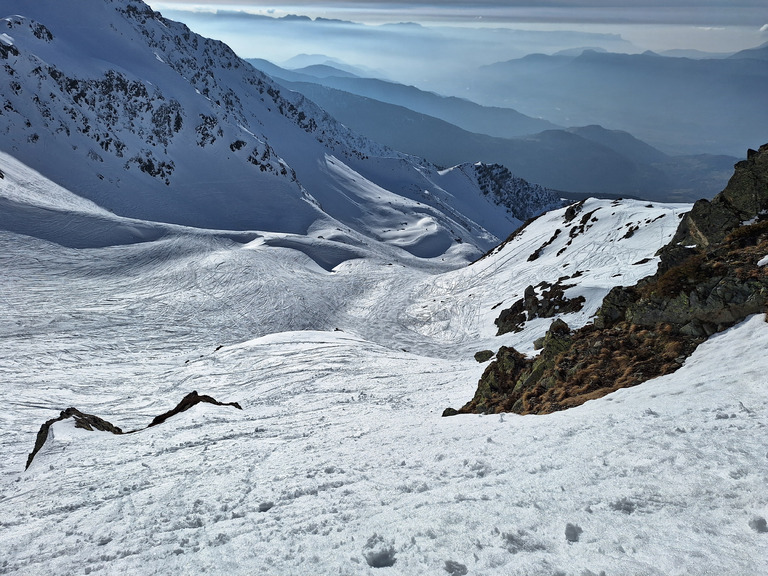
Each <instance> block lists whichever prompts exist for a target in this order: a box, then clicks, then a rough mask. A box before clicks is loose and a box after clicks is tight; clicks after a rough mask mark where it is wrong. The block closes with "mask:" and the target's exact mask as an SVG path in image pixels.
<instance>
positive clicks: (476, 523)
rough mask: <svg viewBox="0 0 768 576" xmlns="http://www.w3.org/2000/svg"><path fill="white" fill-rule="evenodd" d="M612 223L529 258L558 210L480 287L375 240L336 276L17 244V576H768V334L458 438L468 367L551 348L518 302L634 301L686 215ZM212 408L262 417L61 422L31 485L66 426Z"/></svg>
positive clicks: (466, 420) (13, 388) (9, 557)
mask: <svg viewBox="0 0 768 576" xmlns="http://www.w3.org/2000/svg"><path fill="white" fill-rule="evenodd" d="M595 207H600V210H598V211H597V212H596V213H595V216H596V217H598V221H597V222H595V223H594V226H595V227H594V229H593V230H591V231H586V232H585V233H584V234H583V235H581V236H579V237H578V238H577V240H578V241H577V240H574V242H573V244H572V246H571V247H569V248H568V249H567V250H570V252H566V254H568V255H569V257H568V259H567V260H563V259H562V258H559V257H557V256H556V254H557V252H558V251H559V250H561V249H562V248H563V247H564V246H565V243H566V242H567V240H568V239H569V236H568V230H566V229H565V228H564V230H563V233H562V234H561V235H560V236H559V237H558V238H557V239H556V240H555V241H553V242H552V243H551V244H550V245H549V246H548V247H547V248H545V249H544V250H542V252H541V255H540V257H539V258H538V259H536V260H534V261H531V262H528V260H527V258H528V256H529V255H530V253H531V252H532V251H533V250H535V249H536V248H538V247H539V246H541V245H542V244H543V243H544V242H546V241H548V240H549V239H550V238H551V236H552V233H553V229H554V227H557V226H561V227H563V226H565V225H564V224H563V220H562V216H563V211H562V210H561V211H557V212H554V213H551V214H548V215H546V216H544V217H542V219H540V221H537V223H534V224H533V225H531V226H529V228H527V229H526V230H525V231H523V232H522V233H521V235H520V236H519V238H518V239H516V240H514V241H512V242H511V243H510V244H508V245H507V246H506V247H504V248H502V249H500V250H498V251H497V252H496V253H495V254H492V255H490V256H488V257H487V258H485V259H483V260H480V261H478V262H476V263H475V264H473V265H471V266H465V267H458V264H457V263H456V262H453V263H451V262H443V263H440V262H436V261H431V262H430V261H420V260H418V259H414V258H412V257H410V256H408V255H404V256H402V257H401V259H399V260H398V259H396V258H393V254H394V253H393V252H392V250H391V249H390V248H379V247H377V246H376V245H372V246H371V247H369V248H368V251H367V252H366V257H365V258H357V259H352V260H347V261H345V262H343V263H341V264H339V265H338V266H336V267H335V268H334V269H333V270H332V271H326V270H324V269H322V268H321V267H319V266H318V265H317V264H316V263H315V261H314V260H313V259H312V258H311V257H310V256H308V255H307V254H305V253H304V252H302V251H300V250H294V249H290V248H285V247H275V246H269V245H267V244H265V243H263V242H262V241H261V240H260V239H256V240H254V241H253V242H251V243H248V244H241V243H237V242H233V241H231V240H227V239H225V238H222V237H219V236H216V235H215V234H211V233H202V232H201V233H197V234H196V233H194V232H193V231H191V230H189V231H187V232H186V233H181V232H176V233H169V234H168V235H166V236H165V237H163V238H162V239H160V240H156V241H153V242H147V243H143V244H134V245H128V246H115V247H106V248H98V249H88V250H75V249H69V248H65V247H62V246H58V245H55V244H50V243H47V242H43V241H39V240H34V239H31V238H28V237H24V236H20V235H16V234H10V233H0V242H2V246H3V250H2V251H0V268H2V270H3V280H2V282H0V302H1V303H2V307H1V308H0V314H1V316H0V320H2V321H1V322H0V339H1V340H0V342H1V343H2V346H3V354H2V356H0V373H2V374H3V388H2V389H3V404H4V410H3V411H2V415H1V416H0V442H2V446H3V452H4V457H3V459H2V460H1V461H0V534H2V537H1V540H2V546H1V547H0V574H14V575H17V574H18V575H22V574H23V575H36V574H41V575H42V574H62V575H64V574H84V573H85V574H123V575H132V574H136V575H145V574H190V573H196V574H201V573H210V574H224V573H229V574H280V575H290V574H297V575H298V574H309V573H312V574H315V573H317V574H331V573H333V574H379V573H382V574H387V573H389V574H446V573H454V574H459V573H461V568H460V566H464V567H466V570H467V573H468V574H505V575H506V574H521V575H522V574H568V575H570V574H574V575H584V574H599V573H601V571H604V572H605V573H606V574H612V575H613V574H627V575H630V574H632V575H634V574H648V575H657V574H658V575H662V574H663V575H683V574H715V573H716V574H733V575H742V574H760V573H764V572H766V571H767V570H768V535H766V534H764V533H761V532H759V531H758V530H756V529H753V528H752V527H751V525H750V522H753V521H754V519H755V518H760V517H762V518H765V517H766V516H768V495H766V492H765V483H766V481H768V453H767V450H768V449H767V448H766V443H765V429H766V425H767V424H768V412H767V411H766V408H767V407H768V394H767V393H766V391H765V379H764V362H765V360H764V350H765V349H766V347H768V326H766V323H765V321H764V319H763V318H762V317H757V316H756V317H752V318H751V319H749V320H748V321H746V322H744V323H743V324H742V325H740V326H738V327H735V328H733V329H731V330H729V331H727V332H725V333H723V334H719V335H717V336H715V337H714V338H712V339H711V340H710V341H708V342H707V343H705V344H704V345H702V346H701V347H700V348H699V349H698V350H697V351H696V353H695V354H694V356H693V357H691V358H690V359H689V360H688V361H687V362H686V365H685V366H684V367H683V368H682V369H680V370H679V371H678V372H677V373H675V374H673V375H671V376H667V377H664V378H659V379H657V380H654V381H651V382H648V383H646V384H643V385H642V386H639V387H637V388H634V389H629V390H621V391H619V392H616V393H614V394H612V395H610V396H608V397H606V398H604V399H602V400H598V401H593V402H589V403H587V404H585V405H584V406H582V407H579V408H577V409H573V410H570V411H567V412H561V413H557V414H553V415H550V416H544V417H531V416H526V417H520V416H515V415H506V414H505V415H488V416H477V415H475V416H461V417H453V418H441V417H440V414H441V412H442V410H443V408H445V407H447V406H454V407H458V406H460V405H462V404H463V403H464V402H466V401H467V400H469V399H470V398H471V396H472V394H473V393H474V388H475V385H476V382H477V379H478V378H479V376H480V374H481V373H482V371H483V369H484V367H485V366H484V365H480V364H478V363H476V362H475V361H474V360H473V359H472V354H473V353H474V352H475V351H477V350H480V349H483V348H491V349H494V350H495V349H497V348H498V347H499V346H500V345H501V344H506V345H516V346H520V347H521V349H526V347H530V342H531V341H532V340H533V339H534V338H535V337H537V336H540V335H542V334H543V333H544V331H545V330H546V328H547V326H548V325H549V323H550V322H551V320H537V321H533V322H531V323H529V326H528V327H527V328H526V329H525V330H524V331H523V332H521V333H519V334H513V335H505V336H502V337H495V336H494V335H493V334H494V333H495V326H493V319H494V318H495V317H496V316H497V315H498V313H499V312H500V311H501V310H502V309H503V308H504V307H505V306H508V305H510V304H511V303H512V302H513V301H514V300H515V299H517V298H519V297H521V296H522V293H523V291H524V289H525V286H527V285H528V284H536V283H537V282H538V281H540V280H548V281H550V282H553V281H555V280H557V278H558V277H560V276H562V275H565V274H573V273H574V272H575V271H576V270H581V271H584V274H583V276H582V277H580V278H579V279H578V282H577V281H574V282H575V283H577V286H576V287H575V288H572V289H570V290H571V291H572V292H573V293H574V294H576V293H590V294H591V295H595V294H597V295H599V294H603V293H605V292H606V291H607V290H608V289H609V287H610V286H611V285H613V284H615V283H617V282H623V283H630V282H634V281H635V279H636V278H637V277H640V276H641V275H645V274H647V273H649V271H653V268H654V267H655V261H651V262H650V263H648V264H644V265H637V266H636V265H633V264H634V263H635V262H637V261H639V260H640V259H642V258H645V257H649V258H651V257H652V256H653V253H654V252H655V251H656V249H657V248H658V246H659V245H660V244H661V243H664V242H666V241H667V239H668V238H669V237H670V236H671V234H672V232H673V231H674V228H675V226H676V224H677V218H676V217H675V215H676V214H678V213H680V212H682V211H683V210H684V209H685V207H684V206H662V205H658V206H657V207H655V208H653V209H651V208H646V207H645V206H644V205H643V204H642V203H632V202H626V203H623V204H622V205H621V206H613V205H611V204H610V203H608V202H605V201H590V202H588V203H587V205H585V207H584V211H585V212H586V211H589V210H592V209H595ZM609 210H613V211H615V212H621V213H620V214H614V215H611V218H608V216H609V215H610V212H609ZM660 213H664V214H666V216H665V217H663V218H661V219H660V220H659V221H658V222H657V223H656V224H655V225H648V226H647V227H645V228H641V229H640V230H639V231H638V232H637V233H636V234H635V235H634V236H632V237H631V238H629V239H624V240H622V239H621V237H622V236H623V235H624V233H625V231H626V226H625V225H626V224H630V223H637V222H639V221H644V220H647V219H652V218H656V216H658V214H660ZM617 215H618V216H619V218H618V221H619V226H618V229H617V224H616V222H617V219H616V216H617ZM579 218H580V216H577V218H576V220H575V221H574V225H575V224H578V221H579ZM606 245H610V249H605V246H606ZM318 249H319V248H318ZM564 263H566V264H568V266H566V267H565V268H564ZM564 270H565V271H564ZM617 274H618V275H620V276H619V277H615V276H616V275H617ZM501 301H503V302H504V303H505V304H504V305H502V306H499V307H497V308H495V309H493V306H494V305H496V304H497V303H499V302H501ZM593 313H594V306H593V307H592V308H590V309H589V310H585V311H583V312H581V313H577V314H573V315H569V316H568V317H565V319H566V321H568V322H569V323H570V324H572V325H574V326H576V325H581V324H583V323H586V322H587V321H588V320H589V317H590V316H591V315H592V314H593ZM734 351H738V353H735V352H734ZM193 389H194V390H198V391H199V392H200V393H201V394H210V395H212V396H214V397H215V398H216V399H218V400H220V401H223V402H230V401H237V402H239V403H240V404H241V405H242V407H243V410H242V411H239V410H236V409H234V408H231V407H227V406H221V407H220V406H211V405H203V404H200V405H197V406H195V407H194V408H192V409H190V410H189V411H187V412H184V413H182V414H180V415H178V416H176V417H174V418H173V419H171V420H169V421H168V422H166V423H164V424H162V425H160V426H156V427H152V428H149V429H146V430H141V431H140V432H136V433H134V434H129V435H123V436H114V435H111V434H107V433H100V432H85V431H82V430H78V429H75V428H73V427H72V424H71V420H70V421H64V422H58V423H56V424H55V425H54V426H53V433H52V437H49V439H48V441H47V442H46V444H45V446H44V448H43V449H42V450H41V451H40V452H39V453H38V455H37V456H36V458H35V460H34V462H33V463H32V466H31V467H30V468H29V470H27V471H24V463H25V462H26V456H27V454H28V453H29V452H30V451H31V449H32V445H33V443H34V438H35V434H36V433H37V430H38V428H39V426H40V424H42V422H44V421H45V420H47V419H49V418H53V417H55V416H56V415H58V412H59V411H60V410H62V409H64V408H66V407H68V406H76V407H78V408H79V409H80V410H83V411H84V412H88V413H93V414H96V415H98V416H101V417H103V418H105V419H107V420H109V421H110V422H112V423H113V424H115V425H117V426H120V427H121V428H123V430H131V429H138V428H143V427H144V426H146V425H147V424H148V423H149V422H150V421H151V419H152V418H153V417H154V416H155V415H157V414H160V413H162V412H164V411H166V410H169V409H170V408H172V407H173V406H174V405H175V404H176V403H177V402H178V401H179V400H180V399H181V397H182V396H183V395H184V394H186V393H187V392H189V391H190V390H193ZM569 523H570V524H573V525H576V526H578V527H579V528H580V529H581V530H582V532H581V534H580V537H579V539H578V541H577V542H569V541H568V540H567V539H566V537H565V529H566V525H567V524H569ZM377 547H378V548H377ZM371 550H373V551H376V550H379V551H383V553H384V556H385V557H391V559H394V565H393V566H392V567H390V568H373V567H371V566H369V564H368V562H367V561H366V554H367V553H370V552H371ZM447 562H449V563H448V564H447ZM451 570H455V571H454V572H451Z"/></svg>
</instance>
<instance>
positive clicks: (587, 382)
mask: <svg viewBox="0 0 768 576" xmlns="http://www.w3.org/2000/svg"><path fill="white" fill-rule="evenodd" d="M574 217H575V214H574ZM766 254H768V144H766V145H764V146H761V147H760V150H758V151H750V152H749V155H748V159H747V160H745V161H743V162H739V163H738V164H737V165H736V171H735V174H734V176H733V177H732V178H731V180H730V182H729V183H728V186H727V187H726V189H725V190H723V192H722V193H720V194H719V195H718V196H716V197H715V198H714V199H713V200H712V202H707V201H705V200H700V201H699V202H697V203H696V204H695V205H694V207H693V210H692V211H691V212H690V213H689V214H688V215H687V216H686V217H685V218H684V219H683V220H682V221H681V223H680V226H679V228H678V230H677V232H676V234H675V236H674V238H673V240H672V241H671V242H670V244H669V245H667V246H665V247H664V248H662V249H661V251H660V256H661V263H660V265H659V269H658V270H657V272H656V274H654V275H653V276H650V277H648V278H645V279H643V280H641V281H640V282H638V283H637V285H635V286H630V287H616V288H614V289H613V290H611V291H610V292H609V293H608V295H607V296H606V297H605V299H604V300H603V303H602V306H601V308H600V310H599V312H598V316H597V318H596V320H595V322H594V324H592V325H588V326H585V327H583V328H581V329H580V330H577V331H575V332H570V330H569V329H568V327H567V325H565V323H564V322H563V321H562V320H559V319H558V320H555V322H553V323H552V326H551V327H550V330H549V331H548V332H547V334H546V336H545V337H544V340H543V342H539V343H538V346H537V347H540V348H541V350H542V352H541V354H540V355H539V356H538V357H537V358H535V359H530V358H526V357H524V356H523V355H522V354H520V353H519V352H517V351H516V350H514V349H512V348H505V347H502V348H501V349H500V350H499V352H498V353H497V355H496V360H494V361H493V362H492V363H491V364H490V365H489V366H488V367H487V368H486V370H485V372H484V373H483V375H482V377H481V378H480V382H479V383H478V387H477V391H476V392H475V396H474V398H473V399H472V400H471V401H470V402H469V403H467V404H466V405H465V406H463V407H462V408H461V409H459V410H453V409H449V410H446V411H445V412H444V415H452V414H460V413H471V412H474V413H488V412H516V413H520V414H545V413H549V412H554V411H557V410H563V409H565V408H570V407H573V406H578V405H579V404H582V403H584V402H586V401H587V400H590V399H594V398H599V397H601V396H604V395H605V394H608V393H610V392H613V391H615V390H618V389H619V388H626V387H629V386H635V385H637V384H640V383H642V382H645V381H646V380H649V379H651V378H655V377H657V376H662V375H664V374H669V373H672V372H674V371H675V370H677V369H678V368H679V367H680V366H681V365H682V364H683V362H684V361H685V359H686V358H687V357H688V356H689V355H690V354H691V353H693V351H694V350H695V349H696V347H697V346H698V345H699V344H700V343H701V342H703V341H704V340H706V339H707V337H709V336H711V335H712V334H714V333H716V332H719V331H722V330H725V329H726V328H728V327H730V326H733V325H734V324H736V323H738V322H740V321H742V320H743V319H745V318H746V317H747V316H749V315H751V314H756V313H761V312H765V311H766V308H767V307H768V266H758V262H759V261H760V260H761V259H763V258H764V257H765V256H766ZM529 292H530V291H528V290H526V298H523V300H522V301H521V302H522V304H520V305H518V303H515V305H514V306H513V308H512V309H509V310H507V311H505V313H506V316H507V318H508V319H509V320H510V321H512V322H514V321H515V320H517V321H519V320H521V319H524V317H525V313H526V312H527V307H526V303H527V302H528V303H532V302H533V297H535V294H532V293H529ZM500 319H501V318H500ZM497 323H498V321H497ZM513 326H514V324H513Z"/></svg>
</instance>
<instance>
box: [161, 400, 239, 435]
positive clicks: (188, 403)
mask: <svg viewBox="0 0 768 576" xmlns="http://www.w3.org/2000/svg"><path fill="white" fill-rule="evenodd" d="M200 402H206V403H208V404H213V405H215V406H234V407H235V408H237V409H238V410H242V407H241V406H240V404H238V403H237V402H219V401H218V400H216V399H215V398H212V397H211V396H206V395H202V396H201V395H200V394H198V393H197V391H192V392H190V393H189V394H187V395H186V396H184V398H183V399H182V400H181V402H179V403H178V404H177V405H176V408H174V409H173V410H169V411H168V412H165V413H164V414H160V415H159V416H155V418H154V419H153V420H152V422H150V424H149V426H157V425H158V424H162V423H163V422H165V421H166V420H168V418H170V417H171V416H175V415H176V414H180V413H181V412H185V411H186V410H189V409H190V408H192V406H195V405H196V404H200ZM149 426H147V428H149Z"/></svg>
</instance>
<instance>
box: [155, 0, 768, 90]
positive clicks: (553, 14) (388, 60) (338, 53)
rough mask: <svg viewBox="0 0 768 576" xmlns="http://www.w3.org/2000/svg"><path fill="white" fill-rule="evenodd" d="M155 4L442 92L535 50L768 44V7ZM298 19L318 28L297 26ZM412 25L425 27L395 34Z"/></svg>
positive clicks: (242, 47)
mask: <svg viewBox="0 0 768 576" xmlns="http://www.w3.org/2000/svg"><path fill="white" fill-rule="evenodd" d="M149 4H150V5H151V6H152V8H154V9H156V10H159V11H161V12H162V13H163V14H164V15H165V16H167V17H169V18H171V19H174V20H180V21H182V22H184V23H186V24H187V25H189V26H190V28H192V30H194V31H195V32H198V33H200V34H202V35H204V36H208V37H211V38H216V39H219V40H222V41H224V42H226V43H227V44H228V45H230V46H231V47H232V48H233V49H234V50H235V52H237V54H238V55H239V56H241V57H244V58H264V59H266V60H270V61H272V62H274V63H276V64H284V63H286V62H287V61H289V60H290V59H291V58H293V57H294V56H297V55H299V54H321V55H325V56H329V57H331V58H332V59H337V60H341V61H344V62H345V63H348V64H352V65H355V66H358V67H363V68H367V69H369V70H374V71H376V72H377V75H379V76H382V77H388V78H389V79H394V80H398V81H401V82H407V83H413V84H415V85H418V86H421V87H425V88H429V87H431V86H433V85H434V82H435V79H434V77H435V76H436V75H438V74H453V75H456V74H461V72H462V70H470V69H476V68H477V67H479V66H483V65H487V64H493V63H495V62H499V61H505V60H510V59H514V58H522V57H523V56H525V55H527V54H530V53H534V52H537V53H545V54H553V53H555V52H558V51H561V50H572V49H577V48H584V47H587V48H598V49H603V50H607V51H611V52H625V53H637V52H644V51H646V50H652V51H655V52H663V51H665V50H675V49H693V50H698V51H704V52H710V53H733V52H737V51H739V50H743V49H747V48H754V47H756V46H758V45H761V44H763V43H764V42H768V2H766V0H645V1H643V0H634V2H624V1H623V0H547V1H545V2H532V1H531V0H512V1H509V0H504V1H502V0H485V1H483V2H468V1H466V0H461V1H460V0H449V1H447V2H405V1H400V0H394V1H389V2H372V1H370V2H369V1H361V0H357V1H352V0H350V1H345V0H335V1H333V2H309V1H307V0H289V1H285V2H281V1H266V2H264V1H255V0H221V1H217V0H199V1H194V0H150V2H149ZM289 15H300V16H304V17H309V18H311V19H314V22H311V21H307V20H304V21H297V20H295V19H294V20H291V21H289V19H287V18H286V17H287V16H289ZM277 19H280V20H277ZM318 19H332V20H343V21H345V22H347V23H348V24H346V25H341V24H339V23H329V22H326V21H322V20H318ZM404 22H410V23H417V24H420V25H421V26H420V27H418V26H413V27H410V28H408V27H402V26H401V27H396V26H391V24H395V23H404ZM349 23H355V24H356V25H350V24H349ZM387 25H389V26H387ZM489 29H493V32H490V31H489Z"/></svg>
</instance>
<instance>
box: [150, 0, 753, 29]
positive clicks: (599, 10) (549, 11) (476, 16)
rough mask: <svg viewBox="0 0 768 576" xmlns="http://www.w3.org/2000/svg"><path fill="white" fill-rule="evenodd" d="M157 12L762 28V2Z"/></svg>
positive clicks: (226, 4) (204, 4)
mask: <svg viewBox="0 0 768 576" xmlns="http://www.w3.org/2000/svg"><path fill="white" fill-rule="evenodd" d="M150 4H151V5H152V6H153V7H154V8H156V9H159V10H162V9H164V8H165V9H180V10H217V9H219V10H242V11H246V12H251V13H256V14H265V15H267V14H270V15H276V16H282V15H285V14H301V15H307V16H310V17H313V18H314V17H318V16H319V17H324V18H339V19H344V20H353V21H355V22H364V23H369V24H374V23H382V22H400V21H404V20H407V21H414V22H421V23H464V24H479V23H484V22H483V21H486V22H488V21H490V22H491V23H496V24H499V23H501V24H519V23H542V24H636V25H641V24H667V25H672V24H674V25H691V26H708V27H718V26H752V27H755V28H756V29H758V30H759V29H760V28H761V27H762V26H764V25H768V4H767V3H766V2H765V0H735V1H734V0H663V1H662V0H650V1H638V0H635V2H624V1H622V0H548V1H543V2H541V1H536V2H532V1H531V0H511V1H510V0H484V1H482V2H468V1H466V0H449V1H447V2H410V1H409V2H405V1H389V2H373V1H361V0H354V1H352V0H350V1H344V0H336V1H334V2H314V1H312V2H311V1H308V0H290V1H288V2H280V1H267V2H264V1H255V0H220V1H217V0H202V1H197V2H196V1H190V0H159V1H152V2H150Z"/></svg>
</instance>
